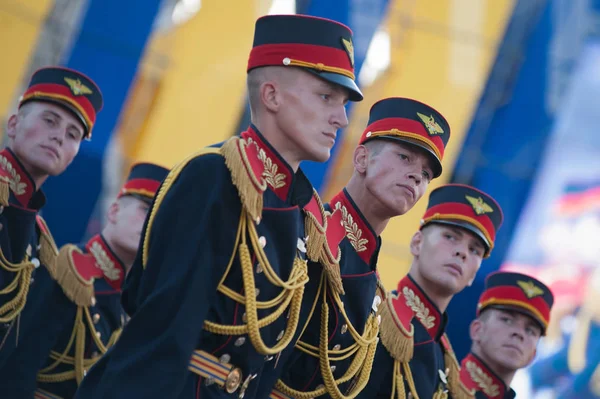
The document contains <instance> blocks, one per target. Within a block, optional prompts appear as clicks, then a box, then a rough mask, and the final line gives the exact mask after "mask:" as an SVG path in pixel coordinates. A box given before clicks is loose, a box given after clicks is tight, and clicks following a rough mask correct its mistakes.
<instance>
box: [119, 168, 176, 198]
mask: <svg viewBox="0 0 600 399" xmlns="http://www.w3.org/2000/svg"><path fill="white" fill-rule="evenodd" d="M168 174H169V169H167V168H163V167H162V166H159V165H155V164H153V163H138V164H135V165H133V166H132V167H131V171H130V172H129V177H127V181H126V182H125V184H124V185H123V187H122V188H121V191H120V192H119V197H123V196H125V195H132V196H135V197H137V198H139V199H141V200H142V201H145V202H152V200H153V199H154V196H155V195H156V192H157V191H158V188H159V187H160V185H161V183H162V181H163V180H164V179H165V177H167V175H168Z"/></svg>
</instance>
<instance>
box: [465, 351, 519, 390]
mask: <svg viewBox="0 0 600 399" xmlns="http://www.w3.org/2000/svg"><path fill="white" fill-rule="evenodd" d="M460 380H461V382H462V383H463V384H464V385H465V386H466V387H467V389H474V390H476V391H477V392H481V393H482V394H484V395H485V396H486V398H490V399H512V398H514V397H515V396H516V393H515V391H513V390H512V389H511V388H510V387H507V386H506V384H505V383H504V381H503V380H502V379H500V377H498V375H497V374H496V373H494V372H493V371H492V369H490V368H489V367H488V366H487V365H486V364H485V362H484V361H483V360H481V358H479V356H477V355H475V354H474V353H469V354H468V355H467V357H465V358H464V359H463V361H462V363H461V370H460Z"/></svg>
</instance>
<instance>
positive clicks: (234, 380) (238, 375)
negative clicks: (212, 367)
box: [225, 368, 242, 397]
mask: <svg viewBox="0 0 600 399" xmlns="http://www.w3.org/2000/svg"><path fill="white" fill-rule="evenodd" d="M241 382H242V370H240V369H238V368H235V369H233V370H231V371H230V372H229V374H228V375H227V378H226V379H225V391H226V392H227V393H234V392H235V391H237V389H238V388H239V387H240V384H241ZM240 397H241V395H240Z"/></svg>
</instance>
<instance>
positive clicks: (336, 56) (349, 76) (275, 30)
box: [248, 15, 363, 101]
mask: <svg viewBox="0 0 600 399" xmlns="http://www.w3.org/2000/svg"><path fill="white" fill-rule="evenodd" d="M264 66H295V67H301V68H306V70H307V71H309V72H311V73H314V74H316V75H317V76H319V77H320V78H322V79H324V80H326V81H328V82H331V83H334V84H337V85H340V86H342V87H344V88H346V89H348V90H349V93H350V100H351V101H361V100H362V99H363V95H362V93H361V91H360V89H359V88H358V86H357V85H356V82H355V80H356V78H355V76H354V46H353V44H352V31H351V30H350V28H348V27H347V26H346V25H344V24H341V23H339V22H336V21H332V20H329V19H324V18H317V17H311V16H307V15H267V16H264V17H261V18H259V19H258V20H257V21H256V26H255V30H254V44H253V47H252V51H251V52H250V57H249V59H248V72H249V71H251V70H252V69H254V68H259V67H264Z"/></svg>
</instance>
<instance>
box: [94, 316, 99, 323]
mask: <svg viewBox="0 0 600 399" xmlns="http://www.w3.org/2000/svg"><path fill="white" fill-rule="evenodd" d="M99 321H100V313H94V324H98V322H99Z"/></svg>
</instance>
